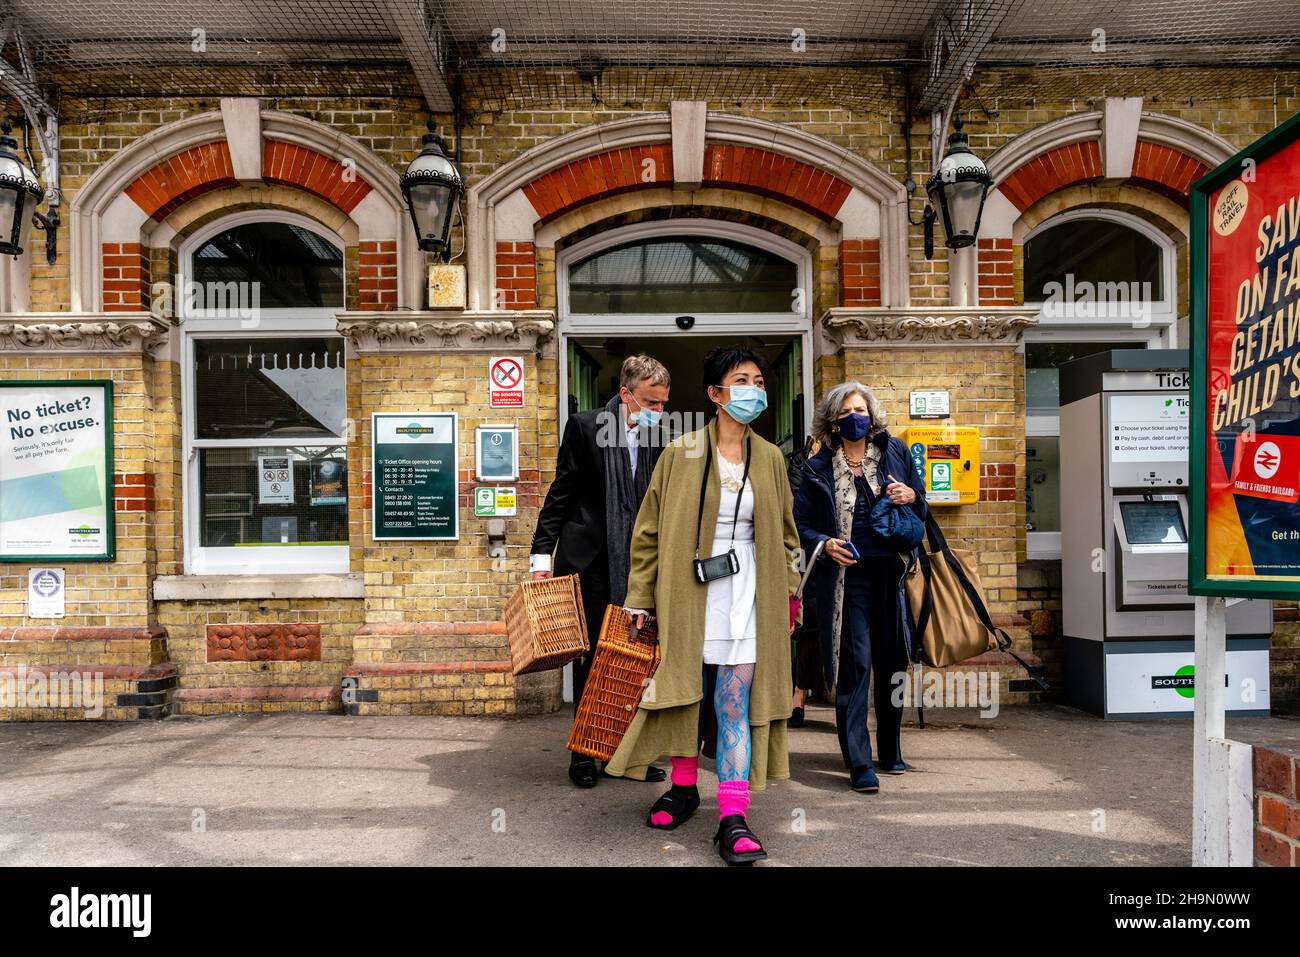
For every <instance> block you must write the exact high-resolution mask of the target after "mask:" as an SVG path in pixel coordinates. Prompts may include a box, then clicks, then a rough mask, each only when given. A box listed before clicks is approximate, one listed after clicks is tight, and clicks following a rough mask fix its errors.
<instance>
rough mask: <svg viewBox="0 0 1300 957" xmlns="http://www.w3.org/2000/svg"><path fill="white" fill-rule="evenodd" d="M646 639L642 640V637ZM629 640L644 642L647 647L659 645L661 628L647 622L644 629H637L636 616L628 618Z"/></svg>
mask: <svg viewBox="0 0 1300 957" xmlns="http://www.w3.org/2000/svg"><path fill="white" fill-rule="evenodd" d="M643 633H644V634H645V635H646V637H644V638H642V637H641V635H642V634H643ZM627 640H628V641H632V642H637V641H643V642H645V643H646V644H647V645H657V644H658V643H659V628H658V626H656V625H655V624H653V623H652V622H649V621H647V622H646V623H645V627H644V628H637V626H636V616H634V615H628V616H627Z"/></svg>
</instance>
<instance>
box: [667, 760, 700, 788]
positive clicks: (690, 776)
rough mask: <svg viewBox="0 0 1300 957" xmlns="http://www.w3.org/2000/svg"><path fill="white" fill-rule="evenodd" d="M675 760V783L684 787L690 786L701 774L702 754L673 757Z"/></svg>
mask: <svg viewBox="0 0 1300 957" xmlns="http://www.w3.org/2000/svg"><path fill="white" fill-rule="evenodd" d="M671 760H672V762H673V784H677V785H680V786H682V787H684V788H685V787H690V786H691V785H692V784H694V783H695V782H696V781H697V780H698V779H699V776H700V756H699V755H698V754H696V755H692V756H691V757H689V758H672V759H671Z"/></svg>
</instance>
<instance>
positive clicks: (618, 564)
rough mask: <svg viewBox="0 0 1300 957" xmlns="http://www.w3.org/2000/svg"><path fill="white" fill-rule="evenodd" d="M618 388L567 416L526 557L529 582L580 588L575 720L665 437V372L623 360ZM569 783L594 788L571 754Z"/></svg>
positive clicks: (637, 359) (582, 762)
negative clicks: (583, 634)
mask: <svg viewBox="0 0 1300 957" xmlns="http://www.w3.org/2000/svg"><path fill="white" fill-rule="evenodd" d="M619 382H620V385H619V390H618V394H617V395H615V396H614V397H613V398H611V399H610V400H609V402H607V403H606V404H605V406H604V407H603V408H600V409H591V410H589V411H586V412H578V413H576V414H574V415H571V416H569V420H568V422H567V424H566V425H565V427H564V437H563V438H562V439H561V441H560V450H559V452H558V454H557V456H556V461H555V481H553V482H552V483H551V487H550V490H549V491H548V492H547V493H546V501H545V502H543V503H542V508H541V511H540V513H539V514H538V516H537V530H536V531H535V532H534V534H533V546H532V554H531V555H530V556H529V570H530V571H531V572H532V575H533V578H546V577H549V576H550V575H551V573H552V571H554V573H555V574H556V575H570V574H573V573H575V572H576V573H577V575H578V581H579V583H580V585H581V590H582V607H583V612H584V613H585V615H586V618H587V637H588V641H589V643H590V651H588V653H587V654H585V655H583V656H582V657H581V658H579V659H578V660H577V661H575V662H574V668H573V702H574V711H575V713H576V711H577V707H578V702H579V701H581V700H582V689H583V686H584V685H585V684H586V680H587V672H588V671H589V670H590V668H591V659H592V653H593V652H594V651H595V648H596V639H597V638H598V637H599V635H600V625H601V622H602V620H603V619H604V617H605V606H606V605H609V604H616V605H619V604H622V603H623V599H624V597H625V596H626V594H627V574H628V552H629V550H630V546H631V540H632V524H633V522H634V521H635V520H636V513H637V510H638V509H639V508H640V507H641V499H642V498H644V497H645V492H646V489H647V488H648V487H649V485H650V475H651V473H652V472H653V471H654V466H655V462H656V461H658V459H659V454H660V452H661V451H662V450H663V447H664V445H665V444H666V443H667V442H668V441H669V438H670V436H669V435H668V433H667V431H666V430H665V429H664V428H663V427H662V425H661V423H660V421H659V417H660V416H661V415H662V414H663V409H664V405H665V404H666V403H667V402H668V387H669V377H668V370H667V369H665V368H664V367H663V365H662V364H661V363H659V362H658V361H656V360H655V359H652V358H650V357H649V356H645V355H636V356H630V357H628V358H627V359H626V360H625V361H624V362H623V368H622V371H621V374H620V376H619ZM552 553H554V567H553V568H552ZM569 778H570V779H571V780H572V781H573V783H574V784H576V785H578V786H579V787H594V786H595V785H596V779H597V769H596V761H595V759H594V758H589V757H587V756H585V755H580V754H577V753H574V754H573V755H571V757H570V761H569ZM663 779H664V771H663V769H662V768H656V767H651V768H650V769H649V772H648V773H647V775H646V780H647V781H662V780H663Z"/></svg>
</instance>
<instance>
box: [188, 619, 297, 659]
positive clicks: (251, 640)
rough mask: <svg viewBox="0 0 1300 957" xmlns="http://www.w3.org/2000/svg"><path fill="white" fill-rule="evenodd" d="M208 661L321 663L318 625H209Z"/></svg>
mask: <svg viewBox="0 0 1300 957" xmlns="http://www.w3.org/2000/svg"><path fill="white" fill-rule="evenodd" d="M207 637H208V661H320V660H321V657H320V625H319V624H300V625H285V624H253V625H208V630H207Z"/></svg>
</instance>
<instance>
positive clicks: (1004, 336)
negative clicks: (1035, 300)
mask: <svg viewBox="0 0 1300 957" xmlns="http://www.w3.org/2000/svg"><path fill="white" fill-rule="evenodd" d="M821 324H822V328H823V329H824V330H825V332H826V334H827V335H828V336H829V337H830V338H831V339H832V340H833V341H834V342H835V344H836V345H837V346H840V347H845V346H848V347H854V346H864V345H874V346H879V345H899V346H903V345H921V344H926V343H943V344H947V345H971V346H978V345H1014V344H1016V343H1018V342H1019V341H1020V339H1021V337H1022V336H1023V335H1024V333H1025V330H1026V329H1028V328H1031V327H1032V326H1035V325H1037V324H1038V307H1037V306H988V307H985V308H969V307H955V306H940V307H936V308H933V309H924V308H916V309H888V308H876V307H867V308H854V307H837V308H833V309H828V310H826V313H825V315H823V316H822V319H821Z"/></svg>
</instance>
